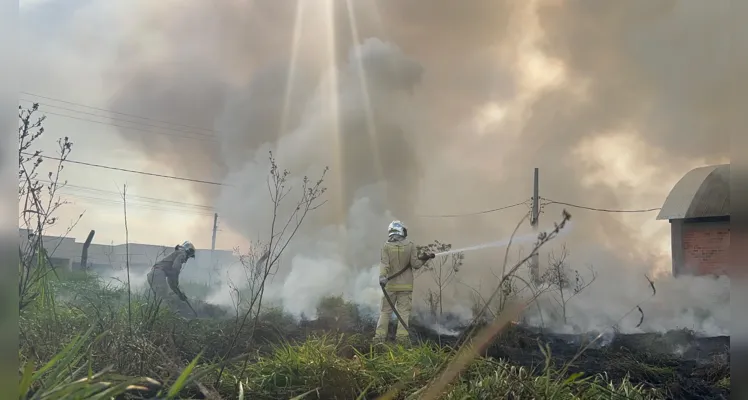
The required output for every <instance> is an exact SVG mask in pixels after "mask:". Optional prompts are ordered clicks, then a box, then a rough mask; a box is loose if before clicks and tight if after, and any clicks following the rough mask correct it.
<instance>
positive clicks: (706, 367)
mask: <svg viewBox="0 0 748 400" xmlns="http://www.w3.org/2000/svg"><path fill="white" fill-rule="evenodd" d="M339 322H340V321H329V320H328V321H325V320H316V321H305V322H302V323H301V325H300V331H299V332H297V333H296V334H292V335H290V336H286V337H287V338H293V337H295V338H297V339H299V340H303V338H304V337H308V335H311V334H314V333H316V332H322V331H327V332H329V330H330V329H331V327H330V324H331V323H332V324H333V325H337V326H335V327H332V329H333V330H335V331H338V332H345V331H347V332H348V333H351V334H360V336H361V337H363V338H365V339H364V340H362V341H361V343H360V346H361V347H362V349H363V348H366V347H368V345H369V343H370V340H369V339H370V337H371V336H372V335H373V331H374V323H373V322H371V321H370V322H368V323H358V324H355V326H348V327H345V328H347V329H345V328H344V327H343V326H340V323H339ZM336 323H337V324H336ZM394 325H395V324H394V323H393V324H391V325H390V327H391V329H390V338H391V339H392V337H393V336H394ZM411 325H412V326H411V329H412V331H413V337H412V338H411V340H412V341H414V342H428V343H430V344H432V345H433V346H449V347H453V348H454V347H455V345H456V344H457V342H458V337H456V336H445V335H439V334H437V333H436V332H435V331H434V330H432V329H429V328H427V327H426V326H424V325H423V324H421V323H419V321H418V320H412V321H411ZM469 328H470V327H469V326H462V327H459V328H458V329H455V330H459V331H461V332H464V331H466V330H467V329H469ZM478 328H480V327H478ZM597 336H598V335H597V334H587V335H567V334H554V333H548V332H541V331H540V330H538V329H534V328H526V327H522V326H519V325H512V326H510V327H508V328H506V329H504V331H502V333H501V334H500V336H499V337H497V338H496V339H495V340H494V341H493V343H491V344H490V345H489V346H488V347H487V348H486V350H485V352H484V353H483V354H482V355H483V356H485V357H492V358H496V359H504V360H506V361H509V362H510V363H512V364H514V365H519V366H523V367H527V368H529V369H533V370H535V371H538V372H537V373H540V371H542V370H543V368H544V366H545V363H546V356H545V355H544V354H543V351H542V350H541V347H545V346H547V348H548V349H549V350H550V355H551V366H552V367H554V368H556V369H557V370H558V369H561V368H563V367H564V366H566V365H568V366H569V368H568V369H567V375H571V374H574V373H577V372H581V373H584V376H592V375H596V374H605V375H607V377H608V378H610V379H611V380H613V381H620V380H621V379H623V378H624V377H625V376H627V375H628V377H629V379H630V380H631V381H632V382H633V383H637V384H643V385H645V386H646V387H650V388H656V389H659V390H661V391H663V393H664V394H665V395H666V397H667V398H672V399H727V398H729V396H730V388H729V379H730V378H729V377H730V337H729V336H720V337H699V336H697V335H695V334H694V333H692V332H690V331H687V330H679V331H671V332H668V333H665V334H659V333H644V334H613V333H611V334H608V335H604V336H601V337H599V338H597V340H594V342H593V343H592V344H590V341H592V340H593V339H595V338H596V337H597ZM584 347H587V348H586V349H585V350H584V351H583V352H581V351H580V350H581V349H582V348H584ZM725 382H727V383H726V384H725Z"/></svg>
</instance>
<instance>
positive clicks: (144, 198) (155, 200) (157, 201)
mask: <svg viewBox="0 0 748 400" xmlns="http://www.w3.org/2000/svg"><path fill="white" fill-rule="evenodd" d="M40 182H45V183H53V182H52V181H48V180H43V179H42V180H40ZM59 189H60V190H63V191H67V190H71V189H76V190H81V191H84V192H85V191H91V192H98V193H102V194H111V195H116V196H120V197H121V194H120V193H119V192H115V191H111V190H105V189H98V188H92V187H86V186H78V185H73V184H70V183H65V184H64V185H63V184H60V185H59ZM127 198H128V199H130V198H132V199H135V200H142V201H146V202H152V203H154V204H170V205H174V206H185V207H194V208H198V209H204V210H213V209H214V208H213V207H211V206H206V205H202V204H193V203H185V202H181V201H175V200H167V199H161V198H157V197H148V196H138V195H134V194H128V195H127Z"/></svg>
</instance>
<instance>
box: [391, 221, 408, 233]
mask: <svg viewBox="0 0 748 400" xmlns="http://www.w3.org/2000/svg"><path fill="white" fill-rule="evenodd" d="M387 234H388V235H389V236H392V235H400V236H402V237H406V236H408V228H407V227H406V226H405V224H404V223H402V222H401V221H399V220H394V221H392V222H390V226H389V228H387Z"/></svg>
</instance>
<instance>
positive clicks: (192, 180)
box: [21, 152, 232, 186]
mask: <svg viewBox="0 0 748 400" xmlns="http://www.w3.org/2000/svg"><path fill="white" fill-rule="evenodd" d="M21 154H24V155H27V156H32V157H34V156H35V155H34V154H33V153H26V152H22V153H21ZM36 156H37V157H41V158H44V159H48V160H55V161H62V162H68V163H71V164H79V165H85V166H88V167H95V168H103V169H109V170H112V171H122V172H129V173H132V174H140V175H147V176H155V177H158V178H167V179H176V180H180V181H187V182H195V183H204V184H206V185H216V186H232V185H228V184H225V183H219V182H211V181H203V180H200V179H191V178H184V177H181V176H170V175H163V174H156V173H153V172H144V171H135V170H132V169H125V168H118V167H110V166H108V165H101V164H94V163H87V162H83V161H74V160H69V159H64V160H63V159H61V158H59V157H50V156H43V155H36Z"/></svg>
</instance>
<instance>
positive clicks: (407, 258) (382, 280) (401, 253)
mask: <svg viewBox="0 0 748 400" xmlns="http://www.w3.org/2000/svg"><path fill="white" fill-rule="evenodd" d="M388 236H389V238H388V239H387V242H386V243H385V244H384V247H382V256H381V257H382V259H381V265H380V267H379V284H380V285H381V286H382V289H383V290H386V291H387V294H388V295H389V298H390V300H391V301H392V303H393V304H392V305H394V306H395V307H396V309H397V312H398V313H399V314H400V317H402V319H403V321H404V322H405V323H406V324H407V323H408V318H410V311H411V307H412V302H413V270H414V269H419V268H421V267H422V266H423V265H424V264H425V263H426V262H427V261H428V260H430V259H432V258H434V257H435V255H434V254H423V255H421V256H420V257H419V256H418V249H417V248H416V245H415V244H413V242H411V241H410V240H408V228H406V227H405V225H404V224H403V223H402V222H400V221H392V222H391V223H390V226H389V228H388ZM392 305H390V303H389V301H387V298H386V297H385V296H383V297H382V308H381V311H380V313H379V321H378V322H377V329H376V333H375V334H374V340H375V341H378V342H383V341H384V340H385V339H386V337H387V330H388V328H389V324H390V318H391V317H392ZM395 337H396V338H397V339H398V341H401V342H404V341H405V342H407V339H408V330H407V327H405V326H403V324H402V323H401V322H398V326H397V330H396V336H395Z"/></svg>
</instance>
